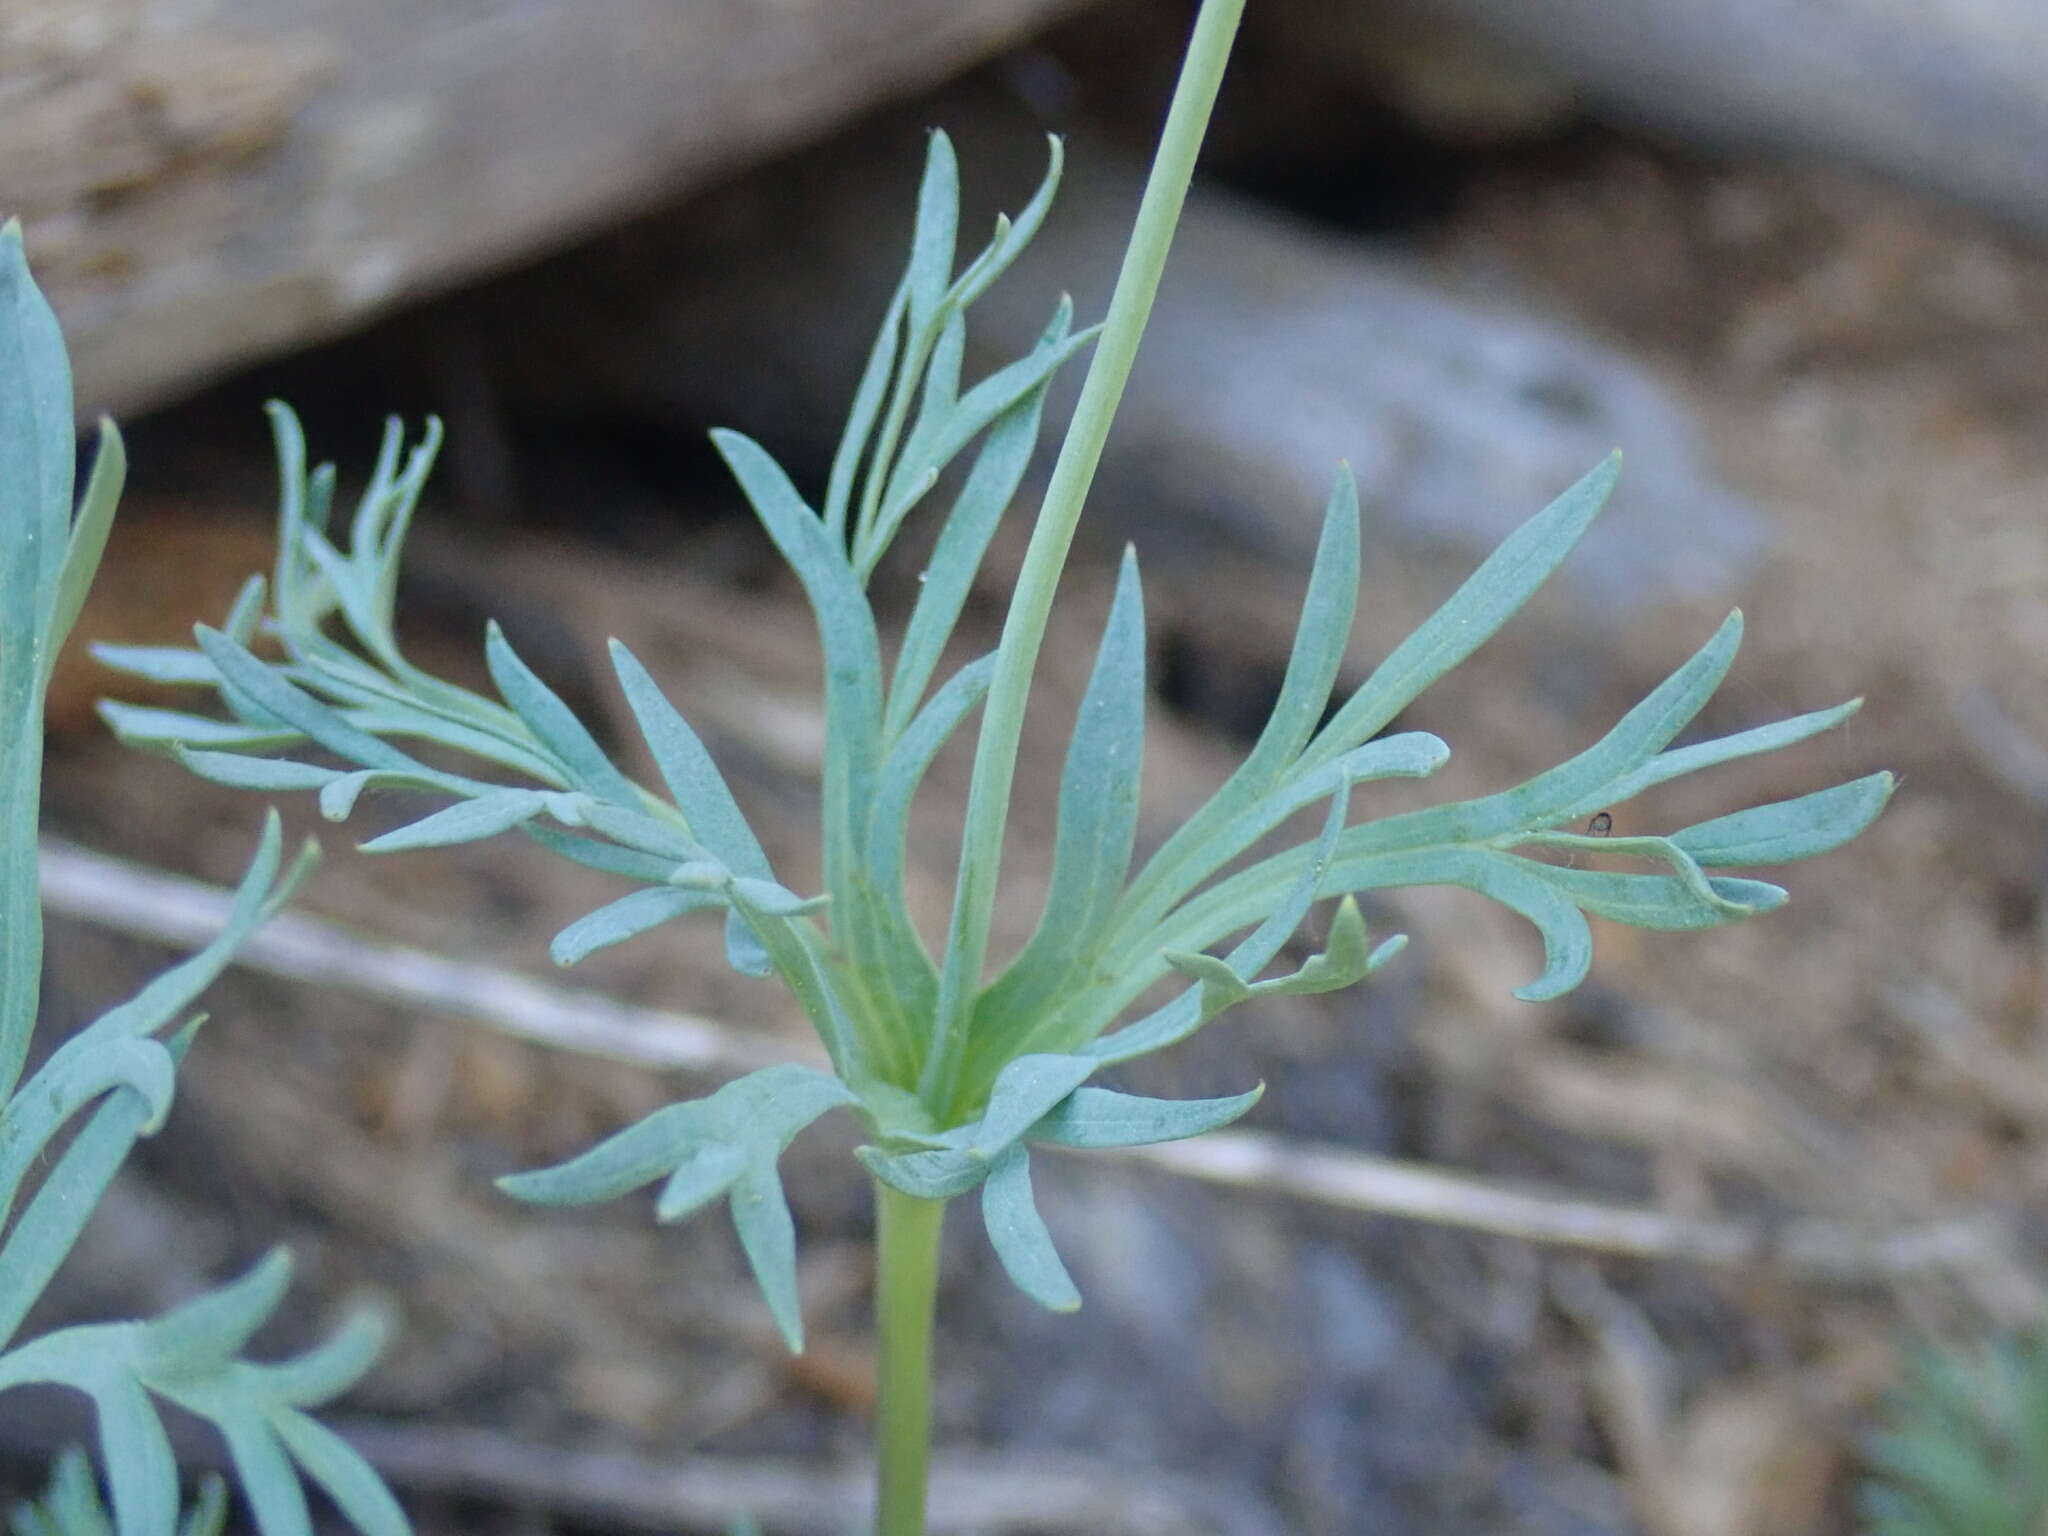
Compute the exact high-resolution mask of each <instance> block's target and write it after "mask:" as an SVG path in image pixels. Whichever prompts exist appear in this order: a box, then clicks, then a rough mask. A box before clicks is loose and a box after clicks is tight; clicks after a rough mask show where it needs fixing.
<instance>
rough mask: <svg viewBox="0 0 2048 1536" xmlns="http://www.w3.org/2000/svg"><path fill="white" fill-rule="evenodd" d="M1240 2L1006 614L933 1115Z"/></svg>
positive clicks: (983, 947)
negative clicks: (1114, 441) (1056, 633)
mask: <svg viewBox="0 0 2048 1536" xmlns="http://www.w3.org/2000/svg"><path fill="white" fill-rule="evenodd" d="M1243 14H1244V0H1202V10H1201V14H1200V16H1199V17H1197V18H1196V21H1195V31H1194V36H1193V37H1192V38H1191V39H1190V40H1189V42H1188V53H1187V59H1186V61H1185V62H1184V63H1183V64H1182V65H1181V74H1180V83H1179V84H1178V85H1177V86H1175V88H1174V93H1173V105H1172V107H1171V108H1170V109H1169V110H1168V112H1167V116H1166V127H1165V128H1164V130H1163V131H1162V132H1161V134H1160V138H1159V152H1158V154H1157V155H1156V156H1155V157H1154V159H1153V161H1152V174H1151V177H1150V179H1149V180H1147V182H1146V183H1145V197H1144V201H1143V202H1142V203H1140V204H1139V207H1138V218H1137V223H1136V225H1135V226H1134V227H1133V229H1132V231H1131V243H1130V245H1129V246H1128V247H1127V248H1126V250H1125V251H1124V262H1123V268H1122V270H1121V271H1120V272H1119V273H1118V274H1117V280H1116V292H1115V293H1114V295H1112V297H1111V298H1110V301H1109V315H1108V318H1107V319H1106V320H1104V322H1103V326H1102V335H1101V337H1100V338H1099V339H1098V340H1097V341H1096V343H1095V356H1094V358H1093V360H1092V361H1091V362H1090V364H1089V367H1088V378H1087V381H1086V382H1085V383H1084V384H1083V385H1082V386H1081V399H1080V402H1079V403H1078V404H1077V405H1076V406H1075V407H1074V419H1073V421H1072V422H1071V423H1069V425H1068V427H1067V436H1066V440H1065V441H1064V442H1062V443H1061V444H1060V454H1059V458H1058V460H1057V461H1056V462H1055V464H1054V465H1053V472H1052V479H1051V481H1050V483H1049V484H1048V485H1047V487H1046V492H1045V504H1044V506H1043V507H1041V508H1040V510H1039V514H1038V523H1037V525H1036V526H1035V527H1034V528H1033V529H1032V532H1031V545H1030V548H1029V549H1028V550H1027V551H1026V552H1025V556H1024V568H1023V571H1022V573H1021V574H1020V575H1019V576H1018V578H1017V590H1016V594H1015V595H1014V596H1013V597H1012V599H1011V601H1010V612H1009V617H1008V618H1007V619H1006V620H1005V622H1004V624H1003V638H1002V642H1001V645H1000V647H999V649H998V651H997V656H996V672H995V678H994V680H993V682H992V683H991V684H990V687H989V693H988V702H987V703H986V704H985V705H984V706H983V716H982V726H981V737H980V740H979V742H978V744H977V746H976V748H975V754H974V779H973V784H972V787H971V788H970V789H969V791H968V797H967V819H966V827H965V832H964V836H963V839H962V844H961V849H960V878H959V882H958V884H957V885H956V886H955V888H954V895H953V922H952V930H951V932H950V933H949V934H948V936H947V943H946V968H945V972H944V975H943V976H942V978H941V980H940V983H939V1002H938V1009H937V1018H936V1020H935V1023H934V1026H933V1037H932V1046H931V1052H930V1054H929V1055H928V1056H927V1057H926V1059H925V1065H924V1072H923V1075H922V1077H921V1079H920V1081H919V1083H918V1091H919V1094H920V1095H921V1096H922V1097H923V1099H924V1101H925V1103H926V1104H927V1105H928V1106H930V1108H931V1109H932V1110H933V1111H934V1112H935V1113H937V1114H939V1115H941V1116H945V1115H947V1114H949V1112H950V1111H951V1109H952V1107H953V1105H952V1100H953V1096H954V1094H955V1093H956V1091H957V1090H958V1087H959V1077H960V1066H961V1061H962V1058H963V1057H964V1056H965V1054H966V1043H967V1042H966V1037H967V1023H968V1014H969V1012H970V1011H971V1009H972V1007H973V1003H974V996H975V993H976V992H977V991H978V990H979V988H980V985H981V973H982V968H983V966H984V965H985V963H986V961H987V959H988V930H989V919H990V915H991V914H992V913H993V912H994V910H995V896H996V874H997V871H998V868H999V865H1000V862H1001V858H1002V850H1003V829H1004V825H1005V823H1006V822H1007V820H1008V818H1009V810H1010V787H1011V781H1012V779H1013V778H1014V777H1015V774H1016V768H1017V742H1018V739H1019V738H1020V737H1021V736H1022V735H1023V731H1024V705H1025V701H1026V700H1027V698H1028V697H1029V696H1030V692H1031V675H1032V673H1033V672H1034V671H1035V670H1036V668H1037V665H1038V650H1039V646H1040V644H1041V642H1043V640H1044V639H1045V626H1046V621H1047V619H1048V618H1049V617H1050V616H1051V613H1052V599H1053V593H1054V591H1055V590H1056V589H1057V588H1058V586H1059V580H1060V570H1061V568H1062V567H1063V566H1064V565H1065V564H1066V560H1067V550H1068V548H1069V547H1070V546H1071V545H1072V543H1073V540H1074V527H1075V525H1076V524H1077V523H1078V522H1079V521H1080V517H1081V508H1082V505H1083V504H1084V503H1085V502H1086V501H1087V499H1088V488H1089V486H1090V484H1092V483H1093V481H1094V479H1095V469H1096V466H1097V465H1098V464H1099V463H1100V462H1101V460H1102V447H1103V443H1104V442H1105V441H1106V440H1107V438H1108V437H1109V427H1110V422H1111V421H1112V420H1113V419H1114V418H1115V416H1116V408H1117V404H1118V402H1119V401H1121V400H1122V399H1123V393H1124V384H1125V381H1126V380H1128V379H1129V378H1130V374H1131V363H1132V360H1133V359H1134V358H1136V356H1137V353H1138V341H1139V339H1140V338H1141V337H1142V336H1143V335H1144V333H1145V322H1146V320H1147V319H1148V318H1149V317H1150V316H1151V313H1152V300H1153V297H1154V295H1156V294H1157V293H1158V291H1159V277H1160V273H1161V271H1162V270H1163V269H1164V268H1165V265H1166V253H1167V249H1168V247H1170V246H1171V245H1172V243H1173V232H1174V229H1175V227H1176V226H1177V225H1178V224H1179V222H1180V210H1181V205H1182V203H1184V202H1185V201H1186V199H1187V191H1188V182H1189V181H1190V179H1191V178H1192V177H1193V175H1194V169H1195V157H1196V155H1197V154H1198V153H1199V151H1200V149H1201V146H1202V135H1203V133H1204V132H1205V131H1206V130H1207V128H1208V126H1209V115H1210V112H1211V110H1212V109H1213V108H1214V107H1215V105H1216V93H1217V90H1218V88H1219V87H1220V86H1221V85H1222V82H1223V66H1224V64H1225V63H1226V62H1227V61H1228V60H1229V57H1230V45H1231V41H1232V39H1233V38H1234V37H1235V36H1236V35H1237V23H1238V18H1239V17H1240V16H1242V15H1243Z"/></svg>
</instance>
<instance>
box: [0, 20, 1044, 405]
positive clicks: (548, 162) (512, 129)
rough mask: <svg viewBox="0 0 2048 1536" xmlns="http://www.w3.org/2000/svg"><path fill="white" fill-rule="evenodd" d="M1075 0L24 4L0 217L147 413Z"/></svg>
mask: <svg viewBox="0 0 2048 1536" xmlns="http://www.w3.org/2000/svg"><path fill="white" fill-rule="evenodd" d="M1075 5H1076V0H602V3H596V4H590V3H582V4H579V3H577V0H238V3H237V4H235V5H234V6H232V7H226V6H223V7H209V6H192V5H189V4H184V3H181V0H6V3H5V4H4V5H0V216H4V215H8V214H15V215H19V216H21V217H22V219H23V221H24V223H25V225H26V227H27V231H28V237H29V240H30V242H31V249H32V251H33V253H34V257H35V259H36V261H37V263H38V269H39V272H40V273H41V275H42V277H43V279H44V281H45V283H46V284H47V285H48V286H49V288H50V289H51V291H52V294H53V296H54V298H55V300H56V302H57V305H58V308H59V310H60V312H61V313H62V315H63V317H64V320H65V322H66V325H67V327H68V329H69V331H70V335H71V344H72V350H73V355H74V357H75V359H76V362H77V367H78V373H79V383H80V401H81V404H82V405H84V406H86V407H89V408H95V409H97V408H121V409H133V408H135V407H137V406H139V405H143V404H146V403H148V402H151V401H154V400H158V399H162V398H164V397H166V396H169V395H171V394H174V393H176V392H178V391H180V390H182V389H185V388H188V387H190V386H191V385H192V384H193V383H195V382H197V381H199V380H201V379H203V378H205V377H207V376H208V375H210V374H214V373H218V372H220V371H222V370H224V369H227V368H230V367H233V366H235V365H238V364H241V363H246V362H248V361H251V360H254V359H257V358H260V357H263V356H266V355H269V354H272V353H275V352H278V351H280V350H283V349H285V348H289V347H292V346H296V345H301V344H304V343H306V342H308V341H311V340H315V339H318V338H321V337H324V336H328V335H332V334H335V333H337V332H340V331H343V330H346V329H348V328H350V327H352V326H354V325H357V324H359V323H361V322H362V321H363V320H364V319H365V318H367V317H368V316H370V315H372V314H374V313H376V312H378V311H380V310H383V309H386V308H389V307H390V306H392V305H395V304H398V303H400V302H403V301H405V300H408V299H412V298H415V297H418V296H420V295H422V294H426V293H430V292H433V291H435V290H437V289H440V288H444V287H446V286H448V285H450V284H452V283H455V282H457V281H459V280H461V279H463V278H466V277H469V276H472V275H474V274H476V273H479V272H482V271H486V270H489V269H491V268H494V267H499V266H503V265H506V264H510V263H514V262H517V261H519V260H520V259H522V258H524V257H527V256H529V255H532V254H534V253H536V252H539V251H543V250H546V249H549V248H552V247H556V246H559V245H561V244H563V243H564V242H566V241H568V240H570V239H572V238H574V237H575V236H577V235H579V234H581V233H583V232H585V231H587V230H589V229H591V228H593V227H596V226H598V225H600V224H603V223H605V222H607V221H609V220H612V219H616V218H617V217H619V216H620V215H621V214H624V213H627V212H631V211H634V210H637V209H640V208H644V207H646V206H648V205H649V204H652V203H654V202H656V201H658V200H659V199H661V198H664V197H667V196H670V195H673V194H674V193H676V192H678V191H679V190H683V189H687V188H689V187H691V186H693V185H697V184H701V183H702V182H704V181H706V180H708V179H710V178H712V177H714V176H716V175H718V174H720V173H721V172H723V171H726V170H728V169H729V168H732V167H735V166H737V165H741V164H744V163H746V162H748V161H750V160H752V159H755V158H758V157H760V156H762V155H764V154H767V153H769V152H771V151H773V150H775V149H777V148H780V147H783V146H785V145H788V144H791V143H794V142H798V141H801V140H802V139H804V138H805V137H806V136H809V135H814V134H816V133H818V132H819V131H821V130H822V129H823V128H825V127H827V126H828V125H830V124H831V123H833V122H835V121H837V120H838V119H840V118H842V117H844V116H845V115H846V114H848V113H850V112H852V111H854V110H856V109H858V108H859V107H861V106H864V105H866V104H868V103H869V102H872V101H875V100H879V99H883V98H887V97H890V96H893V95H896V94H900V93H904V92H908V91H911V90H915V89H917V88H918V87H921V86H924V85H927V84H929V83H931V82H932V81H934V80H936V79H939V78H942V77H943V76H944V75H946V74H947V73H948V72H950V71H952V70H954V69H957V68H959V67H961V66H962V65H964V64H966V63H968V62H970V61H972V60H974V59H976V58H978V57H981V56H983V55H985V54H987V53H989V52H991V51H992V50H994V49H996V48H998V47H999V46H1001V45H1002V44H1003V43H1005V42H1007V41H1010V40H1013V39H1014V38H1016V37H1017V36H1019V35H1021V34H1023V33H1025V32H1027V31H1028V30H1030V29H1031V28H1033V27H1035V26H1037V25H1039V24H1040V23H1042V22H1043V21H1045V20H1046V19H1048V18H1049V17H1051V16H1053V15H1055V14H1057V13H1059V12H1061V11H1064V10H1071V9H1074V8H1075Z"/></svg>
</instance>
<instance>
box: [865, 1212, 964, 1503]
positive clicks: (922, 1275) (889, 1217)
mask: <svg viewBox="0 0 2048 1536" xmlns="http://www.w3.org/2000/svg"><path fill="white" fill-rule="evenodd" d="M945 1215H946V1202H945V1201H943V1200H919V1199H917V1198H915V1197H914V1196H911V1195H906V1194H902V1193H900V1192H899V1191H897V1190H893V1189H891V1188H890V1187H889V1186H888V1185H886V1184H883V1183H880V1182H879V1181H878V1182H877V1183H876V1185H875V1328H876V1333H877V1335H878V1336H879V1337H878V1344H879V1351H880V1362H879V1370H880V1388H881V1401H880V1408H879V1414H878V1418H879V1422H878V1423H877V1425H876V1429H875V1470H876V1494H875V1536H924V1498H925V1475H926V1469H927V1465H928V1463H929V1462H930V1460H931V1444H932V1304H933V1301H934V1299H935V1298H936V1296H937V1294H938V1285H939V1228H940V1226H941V1225H942V1223H943V1222H944V1220H945Z"/></svg>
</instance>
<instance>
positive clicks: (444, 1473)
mask: <svg viewBox="0 0 2048 1536" xmlns="http://www.w3.org/2000/svg"><path fill="white" fill-rule="evenodd" d="M334 1428H335V1429H336V1430H338V1431H339V1432H340V1433H341V1434H342V1435H343V1436H344V1437H345V1438H346V1439H347V1440H348V1441H349V1442H350V1443H351V1444H353V1445H354V1446H355V1447H356V1449H358V1450H359V1451H361V1452H362V1453H363V1454H364V1455H365V1456H366V1457H368V1458H369V1459H370V1461H371V1462H372V1463H373V1464H374V1465H375V1466H376V1467H377V1469H378V1470H379V1471H380V1472H382V1473H383V1474H384V1475H385V1476H386V1477H388V1478H390V1479H391V1480H392V1481H393V1482H395V1483H398V1484H400V1485H401V1486H403V1487H406V1488H408V1489H410V1490H411V1491H413V1492H414V1493H438V1494H444V1495H450V1496H454V1497H463V1496H468V1497H477V1496H479V1495H481V1496H484V1497H488V1498H491V1499H494V1500H498V1501H502V1502H505V1503H509V1504H519V1503H527V1504H530V1505H532V1506H533V1507H536V1508H540V1509H544V1510H547V1511H549V1512H550V1513H551V1514H555V1515H559V1516H561V1517H563V1518H567V1519H584V1520H593V1521H603V1522H604V1524H605V1525H606V1526H607V1527H619V1528H624V1529H628V1530H646V1531H664V1532H672V1531H674V1530H675V1529H676V1528H677V1527H678V1526H681V1527H683V1528H685V1529H688V1530H694V1531H708V1530H716V1531H724V1530H728V1529H730V1525H729V1523H728V1522H730V1521H732V1520H733V1519H735V1518H736V1517H738V1516H740V1515H748V1516H751V1517H752V1518H753V1519H754V1520H756V1521H757V1522H759V1523H760V1524H761V1525H763V1526H765V1527H767V1528H768V1529H770V1530H785V1529H788V1530H806V1531H811V1530H839V1529H842V1528H845V1526H846V1524H847V1517H848V1515H849V1513H850V1512H852V1511H855V1510H858V1509H860V1508H862V1507H863V1505H864V1504H865V1502H866V1500H867V1497H868V1492H869V1490H868V1487H867V1482H868V1470H867V1468H866V1467H865V1466H857V1465H849V1466H846V1467H844V1468H841V1469H836V1470H835V1469H831V1468H819V1467H817V1466H812V1465H804V1464H797V1463H793V1462H787V1461H779V1460H774V1459H768V1458H762V1459H754V1458H744V1459H743V1458H738V1457H723V1456H696V1455H693V1456H690V1457H687V1458H685V1459H683V1460H681V1461H679V1462H673V1463H671V1462H666V1461H664V1462H653V1461H649V1460H647V1459H645V1458H643V1457H639V1456H635V1455H632V1454H630V1453H621V1452H616V1451H595V1450H557V1449H553V1448H550V1447H548V1446H543V1445H535V1444H532V1443H531V1442H529V1441H525V1440H520V1439H517V1438H514V1437H512V1436H510V1435H505V1434H501V1433H499V1432H497V1431H495V1430H488V1429H456V1428H446V1427H440V1426H433V1425H412V1424H384V1423H378V1422H375V1421H371V1420H354V1421H348V1420H339V1421H335V1422H334ZM929 1520H930V1530H931V1536H969V1533H972V1536H1025V1533H1027V1532H1038V1531H1071V1532H1077V1533H1079V1532H1086V1533H1087V1536H1187V1533H1188V1532H1190V1531H1202V1532H1212V1533H1215V1536H1280V1533H1281V1531H1282V1530H1283V1527H1282V1526H1281V1525H1280V1523H1279V1521H1278V1520H1277V1519H1276V1518H1274V1517H1273V1516H1272V1515H1271V1514H1269V1513H1268V1512H1266V1511H1265V1510H1264V1509H1263V1508H1261V1507H1259V1506H1257V1505H1255V1504H1253V1503H1251V1502H1249V1501H1247V1500H1245V1499H1243V1498H1242V1497H1241V1496H1237V1495H1233V1494H1232V1493H1231V1492H1230V1491H1228V1490H1225V1489H1222V1488H1218V1487H1215V1486H1212V1485H1205V1484H1197V1483H1192V1482H1190V1481H1188V1480H1185V1479H1176V1478H1171V1477H1167V1478H1161V1477H1158V1476H1156V1475H1154V1474H1152V1473H1147V1474H1146V1476H1144V1477H1142V1478H1134V1477H1132V1476H1131V1475H1130V1473H1129V1471H1128V1469H1124V1468H1118V1467H1114V1466H1111V1465H1107V1464H1105V1463H1103V1462H1091V1461H1085V1460H1079V1459H1073V1458H1053V1457H1031V1456H961V1455H954V1456H945V1455H940V1456H937V1457H935V1458H934V1459H933V1463H932V1479H931V1505H930V1516H929Z"/></svg>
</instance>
